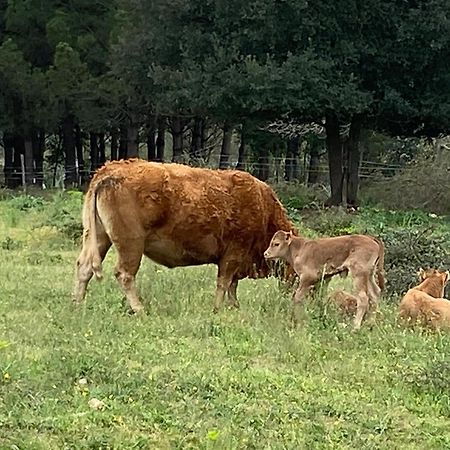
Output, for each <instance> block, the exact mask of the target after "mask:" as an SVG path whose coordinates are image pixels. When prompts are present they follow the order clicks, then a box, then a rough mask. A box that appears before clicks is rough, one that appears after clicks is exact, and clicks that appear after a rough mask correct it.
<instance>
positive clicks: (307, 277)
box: [264, 231, 384, 328]
mask: <svg viewBox="0 0 450 450" xmlns="http://www.w3.org/2000/svg"><path fill="white" fill-rule="evenodd" d="M264 257H265V258H266V259H268V260H270V259H276V258H279V259H282V260H284V261H287V262H288V263H289V264H290V265H291V266H292V267H293V268H294V270H295V272H296V273H297V275H298V276H299V281H300V283H299V286H298V288H297V290H296V292H295V294H294V298H293V302H294V305H293V319H294V322H296V321H297V317H298V306H299V304H300V303H301V301H302V300H303V298H304V297H305V296H306V295H307V294H309V293H310V292H311V290H312V289H313V288H314V287H315V285H316V284H318V283H319V282H320V281H321V280H322V279H325V280H329V279H330V278H331V277H333V276H334V275H338V274H340V275H342V274H344V275H345V274H347V273H349V274H350V275H351V276H352V278H353V284H354V286H355V289H356V293H357V307H356V315H355V319H354V327H355V328H359V327H360V326H361V322H362V320H363V318H364V316H365V315H366V313H367V311H368V309H369V301H370V302H373V303H374V304H376V303H377V301H378V298H379V296H380V293H381V290H382V289H383V288H384V275H383V266H384V246H383V243H382V242H381V241H380V240H378V239H376V238H374V237H372V236H364V235H356V234H355V235H349V236H337V237H331V238H322V239H305V238H302V237H297V236H294V235H293V234H292V233H288V232H285V231H277V232H276V233H275V234H274V235H273V237H272V240H271V242H270V245H269V247H268V249H267V250H266V251H265V252H264Z"/></svg>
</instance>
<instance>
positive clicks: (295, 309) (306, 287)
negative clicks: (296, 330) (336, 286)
mask: <svg viewBox="0 0 450 450" xmlns="http://www.w3.org/2000/svg"><path fill="white" fill-rule="evenodd" d="M316 282H317V280H315V279H312V278H309V277H305V276H300V284H299V286H298V288H297V290H296V291H295V294H294V296H293V298H292V323H293V325H294V326H295V325H297V323H298V322H299V319H300V312H301V308H302V303H303V299H304V298H305V297H306V296H307V295H308V294H310V293H311V291H312V290H313V289H314V285H315V283H316Z"/></svg>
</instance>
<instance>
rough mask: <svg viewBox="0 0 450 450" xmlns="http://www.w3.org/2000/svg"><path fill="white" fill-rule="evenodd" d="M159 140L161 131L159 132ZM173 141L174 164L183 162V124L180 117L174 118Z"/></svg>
mask: <svg viewBox="0 0 450 450" xmlns="http://www.w3.org/2000/svg"><path fill="white" fill-rule="evenodd" d="M158 138H159V131H158ZM172 141H173V154H172V161H173V162H182V160H183V124H182V122H181V118H180V117H173V118H172Z"/></svg>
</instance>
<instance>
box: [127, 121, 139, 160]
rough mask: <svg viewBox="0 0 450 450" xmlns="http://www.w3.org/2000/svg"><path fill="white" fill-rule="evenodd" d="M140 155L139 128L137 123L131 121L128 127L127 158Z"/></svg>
mask: <svg viewBox="0 0 450 450" xmlns="http://www.w3.org/2000/svg"><path fill="white" fill-rule="evenodd" d="M138 156H139V129H138V126H137V123H135V122H134V121H133V120H132V121H130V123H129V125H128V128H127V158H137V157H138Z"/></svg>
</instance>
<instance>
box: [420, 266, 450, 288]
mask: <svg viewBox="0 0 450 450" xmlns="http://www.w3.org/2000/svg"><path fill="white" fill-rule="evenodd" d="M417 274H418V275H419V279H420V281H425V280H426V279H427V278H436V279H440V281H441V282H442V285H443V286H446V285H447V283H448V282H449V278H450V273H449V271H448V270H446V271H444V270H438V269H427V270H424V269H422V267H421V268H420V269H419V271H418V273H417Z"/></svg>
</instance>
